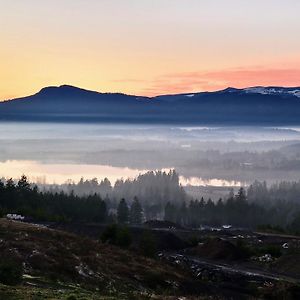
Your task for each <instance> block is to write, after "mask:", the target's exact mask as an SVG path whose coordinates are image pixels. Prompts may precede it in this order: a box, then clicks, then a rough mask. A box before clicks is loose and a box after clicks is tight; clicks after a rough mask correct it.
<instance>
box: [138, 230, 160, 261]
mask: <svg viewBox="0 0 300 300" xmlns="http://www.w3.org/2000/svg"><path fill="white" fill-rule="evenodd" d="M139 246H140V247H139V248H140V251H141V253H142V254H143V255H144V256H147V257H154V256H155V253H156V241H155V238H154V236H153V234H152V233H151V232H149V231H144V232H143V235H142V238H141V240H140V245H139Z"/></svg>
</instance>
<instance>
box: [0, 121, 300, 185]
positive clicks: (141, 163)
mask: <svg viewBox="0 0 300 300" xmlns="http://www.w3.org/2000/svg"><path fill="white" fill-rule="evenodd" d="M0 142H1V148H0V160H1V162H0V176H3V177H6V178H8V177H13V178H17V177H19V176H21V175H22V174H23V173H24V174H26V175H28V176H29V178H30V179H31V180H32V181H35V182H42V183H45V182H46V183H63V182H65V181H67V180H73V181H78V180H79V179H80V178H81V177H84V178H86V179H91V178H94V177H96V178H98V179H103V178H105V177H107V178H108V179H109V180H111V182H112V183H114V182H115V180H116V179H118V178H124V179H126V178H134V177H136V176H137V175H138V174H141V173H145V172H147V171H148V170H170V169H175V170H176V171H177V172H178V173H179V175H180V182H181V184H182V185H183V186H220V187H223V186H225V187H228V186H240V185H247V184H249V183H252V182H253V181H255V180H266V181H267V182H269V183H271V182H276V181H281V180H299V170H300V163H299V153H300V128H297V127H295V128H271V127H228V126H227V127H179V126H177V127H176V126H175V127H174V126H168V125H165V126H154V125H126V124H120V125H108V124H75V123H74V124H63V123H27V122H24V123H22V122H15V123H14V122H2V123H1V127H0Z"/></svg>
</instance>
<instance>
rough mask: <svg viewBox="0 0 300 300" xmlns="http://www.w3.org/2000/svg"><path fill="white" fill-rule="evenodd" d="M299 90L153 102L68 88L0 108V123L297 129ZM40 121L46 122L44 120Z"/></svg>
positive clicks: (165, 97)
mask: <svg viewBox="0 0 300 300" xmlns="http://www.w3.org/2000/svg"><path fill="white" fill-rule="evenodd" d="M299 98H300V87H274V86H269V87H263V86H256V87H248V88H244V89H237V88H232V87H229V88H226V89H223V90H219V91H215V92H195V93H181V94H169V95H168V94H166V95H158V96H155V97H145V96H137V95H127V94H123V93H102V92H98V91H91V90H87V89H82V88H78V87H75V86H72V85H66V84H65V85H61V86H48V87H44V88H42V89H41V90H40V91H39V92H37V93H36V94H33V95H31V96H27V97H21V98H16V99H12V100H9V101H5V102H1V103H0V120H2V121H4V120H6V121H43V120H45V121H53V122H113V123H114V122H126V123H127V122H129V123H153V124H156V123H157V124H162V123H163V124H165V123H170V124H204V123H205V124H241V125H243V124H245V125H247V124H270V125H272V124H274V125H275V124H278V125H279V124H300V99H299ZM43 118H44V119H43Z"/></svg>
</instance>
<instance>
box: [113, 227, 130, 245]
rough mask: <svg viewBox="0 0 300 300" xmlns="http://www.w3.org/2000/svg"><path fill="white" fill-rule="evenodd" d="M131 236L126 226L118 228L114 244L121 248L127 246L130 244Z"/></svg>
mask: <svg viewBox="0 0 300 300" xmlns="http://www.w3.org/2000/svg"><path fill="white" fill-rule="evenodd" d="M131 242H132V238H131V235H130V232H129V230H128V228H127V227H121V228H118V231H117V240H116V245H117V246H119V247H121V248H128V247H129V246H130V245H131Z"/></svg>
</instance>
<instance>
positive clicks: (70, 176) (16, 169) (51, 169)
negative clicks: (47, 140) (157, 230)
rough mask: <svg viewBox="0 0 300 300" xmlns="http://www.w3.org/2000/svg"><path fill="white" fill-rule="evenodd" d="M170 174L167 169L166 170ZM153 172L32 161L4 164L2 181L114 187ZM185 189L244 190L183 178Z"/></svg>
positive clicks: (218, 182)
mask: <svg viewBox="0 0 300 300" xmlns="http://www.w3.org/2000/svg"><path fill="white" fill-rule="evenodd" d="M163 170H165V171H168V170H169V169H168V170H167V169H163ZM148 171H149V170H140V169H131V168H127V167H125V168H120V167H112V166H108V165H92V164H44V163H40V162H37V161H30V160H8V161H5V162H0V177H5V178H10V177H12V178H19V177H20V176H21V175H22V174H25V175H26V176H28V177H29V179H30V181H32V182H37V183H57V184H61V183H65V182H67V181H70V180H71V181H74V182H78V181H79V180H80V178H81V177H84V178H86V179H92V178H97V179H98V180H101V179H104V178H105V177H107V178H108V179H109V180H110V181H111V183H112V184H114V183H115V181H116V180H117V179H120V178H123V179H128V178H131V179H133V178H135V177H136V176H138V175H139V174H143V173H146V172H148ZM180 183H181V184H182V185H183V186H209V185H211V186H240V185H241V183H240V182H236V181H227V180H223V179H216V178H214V179H202V178H199V177H184V176H180Z"/></svg>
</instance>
